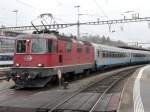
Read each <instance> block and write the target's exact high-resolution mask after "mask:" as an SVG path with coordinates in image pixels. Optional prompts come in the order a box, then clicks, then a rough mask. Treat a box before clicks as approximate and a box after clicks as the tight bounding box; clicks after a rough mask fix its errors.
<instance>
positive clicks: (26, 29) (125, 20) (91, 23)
mask: <svg viewBox="0 0 150 112" xmlns="http://www.w3.org/2000/svg"><path fill="white" fill-rule="evenodd" d="M143 21H150V17H143V18H133V19H116V20H106V21H94V22H84V23H80V25H105V24H118V23H131V22H143ZM74 25H78V23H68V24H50V25H45V26H43V25H36V27H37V28H38V29H39V30H42V29H45V27H46V28H47V29H62V28H67V27H71V26H74ZM0 30H1V31H28V30H35V29H34V27H33V26H18V27H4V28H0Z"/></svg>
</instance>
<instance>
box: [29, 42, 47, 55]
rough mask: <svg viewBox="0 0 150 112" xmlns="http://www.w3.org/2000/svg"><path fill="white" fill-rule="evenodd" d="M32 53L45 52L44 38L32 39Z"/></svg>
mask: <svg viewBox="0 0 150 112" xmlns="http://www.w3.org/2000/svg"><path fill="white" fill-rule="evenodd" d="M31 51H32V53H45V52H47V51H48V50H47V44H46V39H32V50H31Z"/></svg>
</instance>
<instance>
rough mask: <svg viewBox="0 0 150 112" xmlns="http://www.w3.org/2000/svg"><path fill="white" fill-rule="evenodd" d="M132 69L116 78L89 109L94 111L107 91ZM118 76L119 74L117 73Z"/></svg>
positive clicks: (90, 111) (91, 111)
mask: <svg viewBox="0 0 150 112" xmlns="http://www.w3.org/2000/svg"><path fill="white" fill-rule="evenodd" d="M131 72H132V71H130V72H128V73H127V74H125V75H124V76H123V77H120V78H118V79H116V80H115V79H114V82H113V83H112V84H111V85H110V86H109V87H108V88H107V89H106V90H105V91H104V92H103V93H102V94H100V95H99V98H98V99H97V101H96V103H95V104H94V105H93V106H92V108H91V109H90V110H89V112H93V111H94V109H95V108H96V106H97V104H98V103H100V102H101V101H102V100H103V98H104V96H105V95H106V93H107V92H108V91H109V90H110V89H111V88H112V87H113V86H114V85H116V84H117V83H118V82H119V81H120V80H121V79H123V78H124V77H126V76H128V75H129V74H130V73H131ZM116 76H117V75H116Z"/></svg>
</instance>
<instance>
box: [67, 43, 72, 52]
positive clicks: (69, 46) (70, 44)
mask: <svg viewBox="0 0 150 112" xmlns="http://www.w3.org/2000/svg"><path fill="white" fill-rule="evenodd" d="M71 50H72V43H71V42H67V43H66V51H67V52H71Z"/></svg>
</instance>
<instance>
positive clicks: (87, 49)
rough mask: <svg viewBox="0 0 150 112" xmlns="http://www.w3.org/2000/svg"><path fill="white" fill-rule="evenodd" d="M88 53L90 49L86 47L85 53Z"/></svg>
mask: <svg viewBox="0 0 150 112" xmlns="http://www.w3.org/2000/svg"><path fill="white" fill-rule="evenodd" d="M89 52H90V48H89V47H88V46H87V47H86V53H87V54H89Z"/></svg>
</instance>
